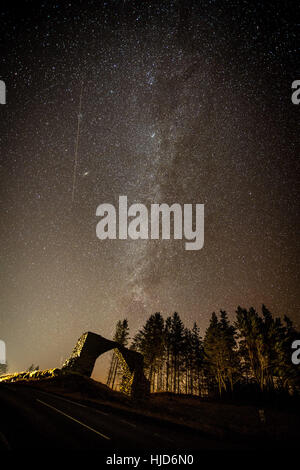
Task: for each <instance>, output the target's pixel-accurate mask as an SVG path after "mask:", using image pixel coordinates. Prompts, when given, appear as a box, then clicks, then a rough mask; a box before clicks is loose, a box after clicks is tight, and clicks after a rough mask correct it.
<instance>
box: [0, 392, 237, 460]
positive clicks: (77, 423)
mask: <svg viewBox="0 0 300 470" xmlns="http://www.w3.org/2000/svg"><path fill="white" fill-rule="evenodd" d="M0 407H1V408H0V410H1V419H0V449H7V450H15V449H26V450H27V451H34V450H38V449H49V448H51V449H52V450H53V449H65V450H89V449H94V450H101V451H107V452H112V451H118V450H122V449H123V450H125V449H126V450H133V451H134V450H147V451H149V450H162V451H164V452H166V451H168V450H174V449H177V450H182V451H186V449H195V450H197V451H199V450H201V449H203V450H209V449H234V448H239V449H240V448H241V445H240V444H233V443H232V442H231V443H225V442H222V441H220V440H218V439H212V438H210V437H208V436H203V435H200V434H197V433H196V432H194V431H190V430H188V428H178V427H176V426H174V427H172V426H170V424H169V423H164V422H163V421H157V420H156V419H153V420H151V419H149V418H147V419H144V420H143V418H141V417H138V416H135V415H131V414H127V415H125V416H124V413H122V412H121V411H119V410H117V409H114V408H112V407H105V406H99V405H97V407H91V406H87V405H85V404H83V403H80V402H78V401H74V400H71V399H67V398H65V397H61V396H57V395H54V394H52V393H48V392H43V391H40V390H37V389H34V388H30V389H29V388H28V387H24V386H22V385H19V384H9V385H5V384H0Z"/></svg>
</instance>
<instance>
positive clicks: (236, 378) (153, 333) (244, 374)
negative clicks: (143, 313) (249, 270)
mask: <svg viewBox="0 0 300 470" xmlns="http://www.w3.org/2000/svg"><path fill="white" fill-rule="evenodd" d="M299 338H300V335H299V333H298V332H297V331H296V329H295V327H294V326H293V323H292V321H291V320H290V319H289V318H288V317H287V316H284V318H283V320H281V319H280V318H279V317H275V318H274V316H273V315H272V313H271V312H270V311H269V310H268V309H267V308H266V307H265V305H263V306H262V309H261V313H258V312H257V311H256V310H255V309H254V308H253V307H251V308H249V309H245V308H242V307H238V308H237V310H236V316H235V320H234V321H233V322H232V323H231V322H230V320H229V318H228V314H227V312H226V311H224V310H221V311H220V313H219V314H216V313H215V312H213V313H212V315H211V318H210V322H209V325H208V327H207V329H206V331H205V333H204V336H203V337H202V336H201V334H200V329H199V327H198V325H197V323H196V322H195V323H194V325H193V327H192V328H191V329H189V328H186V327H185V326H184V323H183V321H182V320H181V318H180V315H179V314H178V313H177V312H175V313H174V314H173V315H172V316H168V317H167V318H166V319H164V318H163V316H162V315H161V314H160V313H158V312H157V313H154V314H152V315H150V316H149V318H148V319H147V320H146V322H145V324H144V325H143V327H142V328H141V329H140V330H139V331H138V332H137V334H136V335H135V336H134V337H133V338H132V341H131V343H130V344H129V325H128V321H127V319H124V320H119V321H118V323H117V325H116V332H115V335H114V340H115V341H117V342H119V343H120V344H122V345H123V346H126V347H129V348H130V349H132V350H135V351H138V352H140V353H142V354H143V356H144V365H145V375H146V377H147V378H148V380H149V382H150V387H151V392H163V391H165V392H173V393H185V394H193V395H199V396H205V395H211V394H216V393H217V394H219V395H222V394H226V393H232V392H233V391H234V390H240V389H241V388H243V387H244V388H247V387H248V388H249V387H251V386H252V387H255V388H256V389H257V390H260V391H262V392H271V391H274V390H276V391H281V392H288V393H295V392H299V390H300V388H299V386H300V367H299V366H297V365H295V364H293V363H292V360H291V356H292V349H291V345H292V343H293V341H294V340H296V339H299ZM121 377H122V368H121V367H120V363H119V359H118V356H117V354H115V353H114V354H113V356H112V360H111V363H110V367H109V373H108V378H107V384H108V385H109V386H110V387H112V388H115V387H116V385H117V383H118V381H119V380H120V379H121Z"/></svg>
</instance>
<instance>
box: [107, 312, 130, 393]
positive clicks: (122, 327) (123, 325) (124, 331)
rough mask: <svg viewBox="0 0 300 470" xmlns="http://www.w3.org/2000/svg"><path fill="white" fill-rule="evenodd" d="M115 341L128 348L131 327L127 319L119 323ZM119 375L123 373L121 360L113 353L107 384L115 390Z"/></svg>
mask: <svg viewBox="0 0 300 470" xmlns="http://www.w3.org/2000/svg"><path fill="white" fill-rule="evenodd" d="M113 340H114V341H116V342H117V343H120V344H121V345H122V346H127V344H128V340H129V326H128V320H127V319H126V318H125V319H124V320H119V321H118V322H117V325H116V331H115V334H114V337H113ZM119 373H121V368H120V364H119V359H118V356H117V354H116V353H115V352H113V355H112V358H111V362H110V367H109V371H108V377H107V382H106V383H107V385H108V386H110V387H111V388H114V386H115V383H116V377H117V375H118V374H119Z"/></svg>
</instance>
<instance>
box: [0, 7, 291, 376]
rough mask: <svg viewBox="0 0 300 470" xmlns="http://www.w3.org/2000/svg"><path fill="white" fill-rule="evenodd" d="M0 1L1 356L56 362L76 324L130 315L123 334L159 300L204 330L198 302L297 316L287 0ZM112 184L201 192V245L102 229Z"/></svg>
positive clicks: (162, 194) (83, 326)
mask: <svg viewBox="0 0 300 470" xmlns="http://www.w3.org/2000/svg"><path fill="white" fill-rule="evenodd" d="M4 4H7V6H5V7H3V6H1V11H0V18H1V30H2V32H1V57H0V63H1V72H0V79H1V80H4V81H5V83H6V88H7V104H6V105H1V106H0V116H1V133H0V143H1V147H0V148H1V176H0V178H1V181H0V184H1V206H2V207H1V309H0V338H1V339H3V340H4V341H5V342H6V345H7V355H8V357H7V360H8V363H9V368H10V370H11V371H14V370H23V369H24V368H27V367H28V366H29V365H30V364H31V363H35V364H39V365H40V367H41V368H46V367H55V366H60V365H61V362H62V360H64V359H65V358H66V357H67V356H68V355H69V353H70V352H71V350H72V348H73V346H74V344H75V342H76V340H77V338H78V337H79V336H80V335H81V333H83V332H84V331H88V330H90V331H94V332H96V333H99V334H102V335H103V336H106V337H108V338H111V337H112V335H113V333H114V328H115V324H116V322H117V320H118V319H122V318H124V317H127V318H128V320H129V326H130V328H131V335H132V336H133V334H134V333H135V332H136V331H137V329H138V328H140V327H141V326H142V325H143V323H144V321H145V319H146V318H147V317H148V316H149V315H150V314H152V313H155V312H156V311H160V312H161V313H162V314H163V315H164V316H165V317H166V316H167V315H169V314H172V313H173V312H174V311H177V312H178V313H179V314H180V316H181V317H182V319H183V320H184V322H185V324H186V326H189V327H191V326H192V324H193V322H194V321H197V322H198V324H199V326H200V328H201V333H202V334H204V332H205V328H206V327H207V325H208V321H209V317H210V315H211V313H212V312H213V311H218V310H219V309H221V308H222V309H226V310H227V311H228V313H229V315H230V317H231V318H233V315H234V312H235V309H236V307H237V306H238V305H242V306H244V307H250V306H254V307H256V308H258V309H260V306H261V304H262V303H265V304H266V305H267V307H268V308H269V309H270V310H271V311H272V312H273V313H274V314H275V315H280V316H283V315H284V314H287V315H289V316H290V317H291V318H292V319H293V320H294V321H295V322H296V323H298V326H299V324H300V311H299V302H298V298H299V296H298V293H299V287H298V286H299V277H298V264H299V241H298V240H299V237H298V236H297V234H298V233H299V222H298V221H299V195H298V192H297V189H298V188H297V182H298V181H299V160H298V154H299V152H297V136H296V134H297V131H298V129H297V126H298V125H299V106H296V105H293V104H292V101H291V94H292V90H291V84H292V82H293V81H294V80H296V79H300V74H299V66H298V65H299V61H298V57H297V56H296V22H295V14H296V11H295V9H293V5H294V7H295V2H265V1H261V2H260V1H257V2H248V1H226V2H225V1H223V2H221V1H194V2H189V1H175V0H174V1H160V2H158V1H148V2H143V1H130V0H128V1H107V2H102V1H98V2H92V1H82V2H73V1H70V2H52V1H48V2H38V3H37V4H35V3H34V2H32V1H31V2H28V1H27V2H26V1H24V2H23V5H24V11H22V10H21V9H20V7H17V2H7V3H6V2H4ZM1 5H2V4H1ZM19 5H20V4H19ZM82 83H83V89H82V109H81V116H80V134H79V146H78V167H77V172H76V187H75V200H74V202H73V203H72V178H73V168H74V146H75V139H76V129H77V117H78V109H79V98H80V91H81V84H82ZM298 138H299V132H298ZM298 148H299V147H298ZM297 172H298V174H297ZM119 195H127V197H128V203H129V205H130V204H132V203H135V202H139V203H143V204H146V205H147V207H150V204H152V203H154V202H158V203H167V204H172V203H179V204H182V205H183V204H187V203H193V204H196V203H198V204H205V242H204V247H203V249H201V250H199V251H186V250H185V249H184V240H182V241H178V240H175V241H174V240H170V241H166V240H158V241H154V240H138V241H134V240H128V241H124V240H105V241H100V240H99V239H98V238H97V237H96V225H97V222H98V221H99V218H97V217H96V208H97V206H98V205H99V204H102V203H111V204H115V205H116V206H117V203H118V198H119Z"/></svg>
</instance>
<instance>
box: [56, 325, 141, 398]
mask: <svg viewBox="0 0 300 470" xmlns="http://www.w3.org/2000/svg"><path fill="white" fill-rule="evenodd" d="M111 349H115V350H116V352H117V355H118V357H119V360H120V364H121V367H122V369H123V380H122V383H121V391H122V392H123V393H126V394H127V395H130V396H133V397H143V396H145V395H147V394H149V391H150V385H149V381H148V380H147V379H146V377H145V375H144V358H143V356H142V354H140V353H138V352H136V351H131V350H130V349H127V348H124V346H122V345H121V344H119V343H116V342H115V341H110V340H109V339H106V338H104V337H103V336H100V335H97V334H96V333H91V332H87V333H83V334H82V335H81V336H80V338H79V339H78V341H77V343H76V345H75V348H74V349H73V352H72V354H71V356H70V357H69V358H68V359H67V360H66V361H65V362H64V364H63V366H62V370H63V371H64V372H68V371H72V372H77V373H79V374H81V375H85V376H87V377H90V376H91V375H92V372H93V368H94V365H95V362H96V359H97V358H98V357H99V356H101V354H104V353H105V352H107V351H110V350H111Z"/></svg>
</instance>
